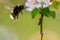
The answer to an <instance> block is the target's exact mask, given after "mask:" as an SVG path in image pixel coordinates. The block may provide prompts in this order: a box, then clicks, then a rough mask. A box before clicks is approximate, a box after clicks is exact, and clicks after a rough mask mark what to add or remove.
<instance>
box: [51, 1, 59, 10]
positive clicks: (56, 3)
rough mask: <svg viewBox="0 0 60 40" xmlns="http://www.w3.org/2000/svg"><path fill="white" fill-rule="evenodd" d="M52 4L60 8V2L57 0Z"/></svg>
mask: <svg viewBox="0 0 60 40" xmlns="http://www.w3.org/2000/svg"><path fill="white" fill-rule="evenodd" d="M52 6H53V7H54V8H55V9H58V7H59V6H60V2H57V1H55V2H53V3H52Z"/></svg>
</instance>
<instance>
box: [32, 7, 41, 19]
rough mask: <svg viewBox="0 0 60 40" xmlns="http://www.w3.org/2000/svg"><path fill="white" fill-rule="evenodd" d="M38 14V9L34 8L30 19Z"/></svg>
mask: <svg viewBox="0 0 60 40" xmlns="http://www.w3.org/2000/svg"><path fill="white" fill-rule="evenodd" d="M39 12H40V10H39V9H37V8H35V9H34V10H32V12H31V14H32V19H33V18H35V17H36V15H37V14H38V13H39Z"/></svg>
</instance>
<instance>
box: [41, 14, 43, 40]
mask: <svg viewBox="0 0 60 40" xmlns="http://www.w3.org/2000/svg"><path fill="white" fill-rule="evenodd" d="M42 25H43V14H42V13H41V18H40V35H41V36H40V37H41V40H42V39H43V26H42Z"/></svg>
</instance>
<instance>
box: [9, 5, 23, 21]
mask: <svg viewBox="0 0 60 40" xmlns="http://www.w3.org/2000/svg"><path fill="white" fill-rule="evenodd" d="M23 9H24V5H17V6H15V7H14V9H13V10H11V14H10V18H11V19H13V20H15V19H18V15H19V13H20V12H22V10H23Z"/></svg>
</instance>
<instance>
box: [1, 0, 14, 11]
mask: <svg viewBox="0 0 60 40" xmlns="http://www.w3.org/2000/svg"><path fill="white" fill-rule="evenodd" d="M0 3H2V4H3V6H4V7H5V8H6V9H7V10H11V9H12V8H13V7H14V5H13V4H12V3H10V2H9V1H8V0H0Z"/></svg>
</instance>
